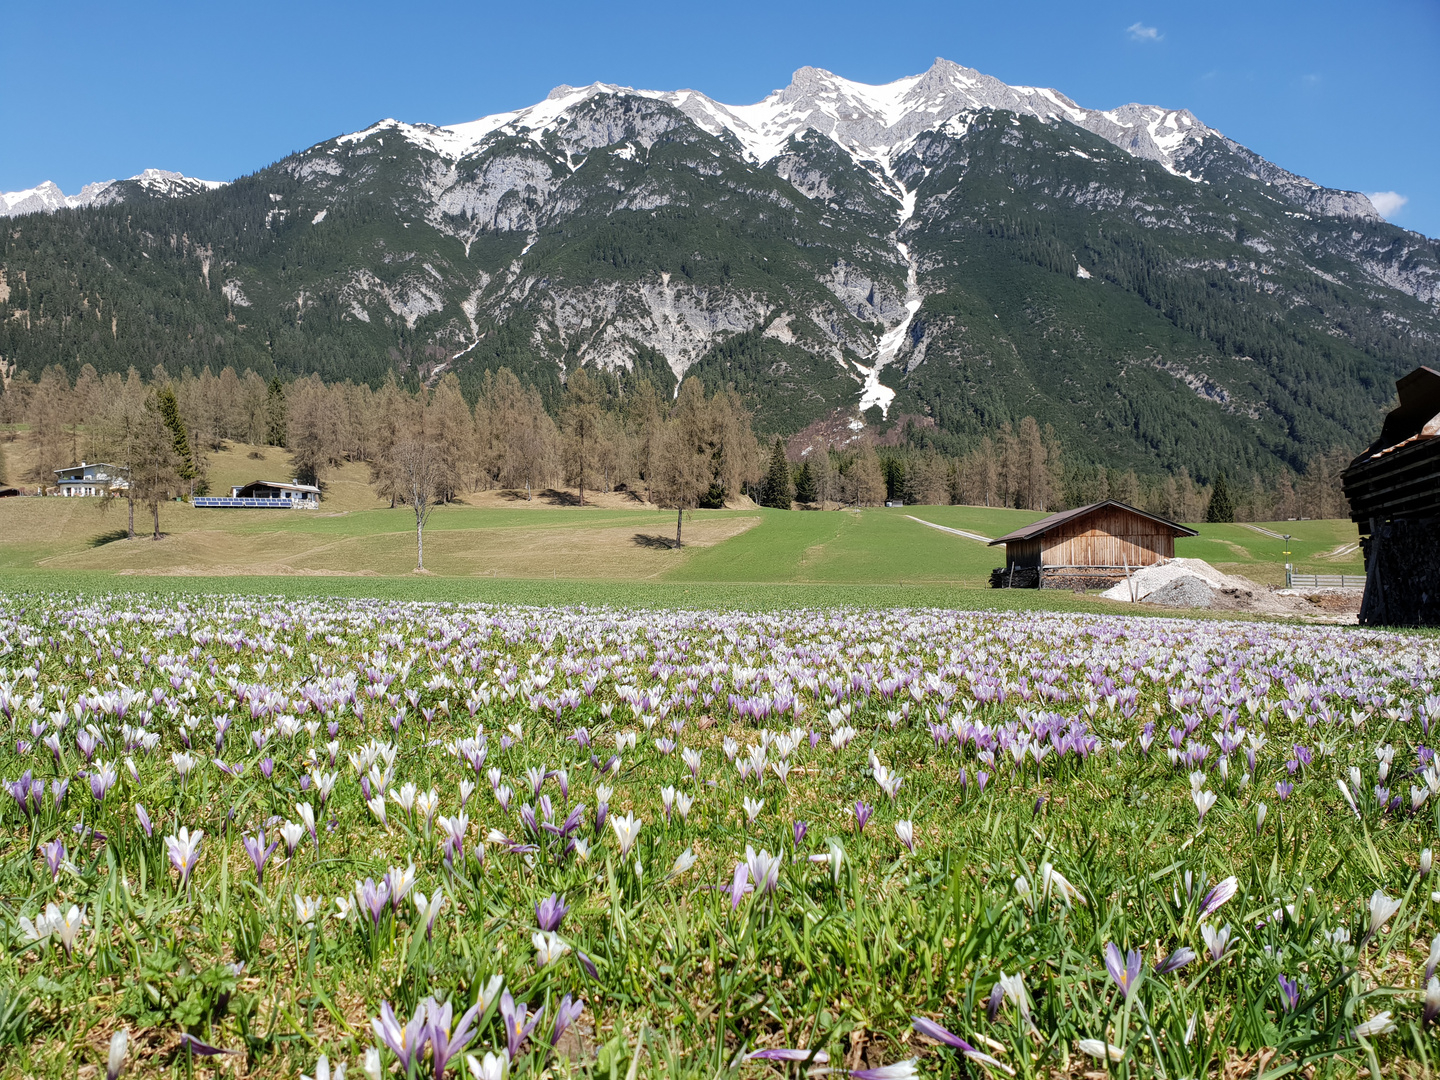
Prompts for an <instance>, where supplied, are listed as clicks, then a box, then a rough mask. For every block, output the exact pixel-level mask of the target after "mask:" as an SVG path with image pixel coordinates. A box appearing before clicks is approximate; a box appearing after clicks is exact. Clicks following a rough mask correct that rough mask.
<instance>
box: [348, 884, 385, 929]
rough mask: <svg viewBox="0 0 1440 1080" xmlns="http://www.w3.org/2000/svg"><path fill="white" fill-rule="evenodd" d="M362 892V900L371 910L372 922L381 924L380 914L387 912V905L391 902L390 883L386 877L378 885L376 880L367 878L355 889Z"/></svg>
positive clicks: (374, 924)
mask: <svg viewBox="0 0 1440 1080" xmlns="http://www.w3.org/2000/svg"><path fill="white" fill-rule="evenodd" d="M355 891H356V892H358V893H359V894H360V902H361V903H362V904H364V905H365V907H366V908H368V909H369V911H370V922H371V924H372V925H373V926H376V927H378V926H379V925H380V916H381V915H383V914H384V912H385V905H386V904H388V903H389V902H390V885H389V883H388V882H387V881H386V880H385V879H384V878H381V879H380V884H379V885H376V884H375V882H374V880H373V879H371V878H366V879H365V880H364V881H363V882H361V883H360V884H359V886H358V887H357V888H356V890H355Z"/></svg>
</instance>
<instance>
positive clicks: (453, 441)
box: [425, 372, 476, 503]
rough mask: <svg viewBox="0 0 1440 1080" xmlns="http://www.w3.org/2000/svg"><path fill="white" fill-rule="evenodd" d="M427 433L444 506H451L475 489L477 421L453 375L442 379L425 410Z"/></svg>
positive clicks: (438, 491)
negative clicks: (433, 454)
mask: <svg viewBox="0 0 1440 1080" xmlns="http://www.w3.org/2000/svg"><path fill="white" fill-rule="evenodd" d="M425 432H426V438H427V439H428V440H429V443H430V445H431V447H433V449H434V453H435V457H436V461H437V468H438V469H439V480H438V481H437V486H436V491H437V494H438V496H439V498H440V501H441V502H447V503H448V502H451V501H453V500H454V499H455V498H456V497H457V496H458V495H460V494H461V493H462V492H465V491H470V490H471V489H472V488H473V487H474V483H473V478H474V463H475V457H476V447H475V418H474V416H472V415H471V413H470V406H468V405H467V404H465V397H464V395H463V394H462V393H461V392H460V380H459V379H458V378H456V376H455V373H454V372H449V373H448V374H446V375H445V377H444V378H442V379H441V380H440V382H439V384H438V385H437V386H436V387H435V389H434V391H432V392H431V394H430V400H429V402H427V403H426V406H425Z"/></svg>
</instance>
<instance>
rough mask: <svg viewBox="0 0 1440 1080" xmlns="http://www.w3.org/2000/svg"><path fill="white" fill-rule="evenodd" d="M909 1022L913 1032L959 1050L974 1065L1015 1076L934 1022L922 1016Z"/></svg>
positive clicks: (1006, 1066)
mask: <svg viewBox="0 0 1440 1080" xmlns="http://www.w3.org/2000/svg"><path fill="white" fill-rule="evenodd" d="M910 1021H911V1023H913V1024H914V1025H915V1030H916V1031H918V1032H919V1033H920V1034H921V1035H924V1036H925V1037H926V1038H930V1039H934V1040H935V1041H936V1042H938V1043H943V1044H944V1045H945V1046H948V1047H950V1048H951V1049H952V1050H959V1051H960V1053H961V1055H962V1056H963V1057H967V1058H969V1059H970V1060H971V1061H973V1062H975V1063H976V1064H979V1065H983V1066H985V1067H986V1068H987V1069H999V1070H1000V1071H1001V1072H1003V1073H1006V1074H1008V1075H1010V1076H1014V1075H1015V1070H1014V1069H1012V1068H1010V1066H1008V1065H1004V1064H1002V1063H1001V1062H999V1061H997V1060H995V1059H994V1058H993V1057H991V1056H990V1055H989V1054H986V1053H983V1052H982V1051H980V1050H977V1049H975V1047H973V1046H971V1045H970V1044H969V1043H968V1042H966V1041H965V1040H964V1039H962V1038H961V1037H960V1036H959V1035H956V1034H953V1033H952V1032H950V1031H947V1030H946V1029H945V1028H943V1027H941V1026H940V1025H939V1024H937V1023H936V1022H935V1021H934V1020H929V1019H927V1018H926V1017H923V1016H912V1017H911V1018H910Z"/></svg>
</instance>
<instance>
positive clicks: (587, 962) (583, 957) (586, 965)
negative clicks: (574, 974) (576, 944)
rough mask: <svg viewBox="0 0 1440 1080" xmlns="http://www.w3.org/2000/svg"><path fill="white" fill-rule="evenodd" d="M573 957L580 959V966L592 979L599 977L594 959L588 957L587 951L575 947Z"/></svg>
mask: <svg viewBox="0 0 1440 1080" xmlns="http://www.w3.org/2000/svg"><path fill="white" fill-rule="evenodd" d="M575 959H576V960H579V961H580V967H581V968H583V969H584V971H585V974H586V975H589V976H590V978H592V979H597V980H598V979H599V978H600V970H599V969H598V968H597V967H596V966H595V961H594V960H592V959H590V954H589V953H586V952H582V951H581V950H580V949H576V950H575Z"/></svg>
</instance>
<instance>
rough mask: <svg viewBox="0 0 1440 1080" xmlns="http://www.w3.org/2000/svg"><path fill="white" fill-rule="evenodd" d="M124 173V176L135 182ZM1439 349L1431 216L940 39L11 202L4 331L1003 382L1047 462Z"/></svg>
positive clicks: (1380, 380) (87, 358) (966, 401)
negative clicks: (973, 58)
mask: <svg viewBox="0 0 1440 1080" xmlns="http://www.w3.org/2000/svg"><path fill="white" fill-rule="evenodd" d="M137 187H138V185H137ZM1437 357H1440V246H1437V244H1436V242H1435V241H1432V240H1429V239H1426V238H1424V237H1421V236H1418V235H1417V234H1414V233H1409V232H1406V231H1405V230H1402V229H1399V228H1396V227H1394V226H1391V225H1389V224H1387V223H1386V222H1384V221H1383V220H1381V219H1380V218H1379V216H1378V215H1377V214H1375V212H1374V210H1373V208H1371V207H1370V205H1369V202H1368V200H1366V199H1365V197H1364V196H1363V195H1358V194H1355V193H1347V192H1337V191H1329V190H1327V189H1323V188H1319V187H1317V186H1316V185H1314V184H1311V183H1310V182H1308V181H1306V180H1304V179H1303V178H1300V177H1297V176H1294V175H1292V174H1290V173H1288V172H1286V171H1284V170H1283V169H1281V168H1279V167H1278V166H1276V165H1273V164H1271V163H1269V162H1266V161H1264V160H1263V159H1261V158H1259V157H1258V156H1257V155H1255V154H1253V153H1252V152H1250V151H1249V150H1247V149H1246V148H1244V147H1242V146H1239V145H1237V144H1236V143H1234V142H1233V141H1231V140H1229V139H1227V138H1225V137H1224V136H1223V135H1222V134H1220V133H1219V132H1216V131H1214V130H1213V129H1210V128H1208V127H1206V126H1205V125H1204V124H1203V123H1201V122H1200V121H1199V120H1198V119H1197V118H1195V117H1193V116H1191V115H1190V114H1189V113H1186V112H1183V111H1178V112H1177V111H1173V110H1165V109H1159V108H1155V107H1150V106H1140V105H1131V106H1125V107H1123V108H1121V109H1115V110H1107V111H1104V112H1099V111H1094V110H1088V109H1084V108H1082V107H1080V106H1078V105H1076V104H1075V103H1074V102H1071V101H1070V100H1069V99H1068V98H1065V97H1064V96H1063V95H1061V94H1058V93H1057V92H1055V91H1050V90H1037V89H1035V88H1025V87H1007V86H1005V85H1004V84H1002V83H999V82H997V81H996V80H993V79H989V78H988V77H986V76H983V75H981V74H980V73H978V72H973V71H970V70H969V69H966V68H962V67H959V66H958V65H955V64H951V63H949V62H947V61H937V62H936V64H935V66H934V67H932V68H931V69H930V70H929V71H928V72H926V73H925V74H924V75H921V76H916V77H913V78H911V79H906V80H900V81H899V82H897V83H893V84H890V85H889V86H886V87H866V86H863V85H862V84H857V83H852V82H849V81H847V80H844V79H840V78H838V77H837V76H834V75H831V74H830V73H828V72H823V71H818V70H816V69H810V68H806V69H802V70H801V71H800V72H797V73H796V76H795V79H794V81H792V83H791V84H790V86H788V87H787V88H785V89H784V90H782V91H777V92H776V93H775V94H773V95H771V96H770V97H769V98H766V99H765V101H763V102H760V103H757V104H756V105H751V106H743V107H733V106H725V105H722V104H720V103H718V102H714V101H712V100H710V99H708V98H705V97H704V96H703V95H700V94H697V93H695V92H693V91H679V92H674V93H655V92H649V91H633V90H629V89H626V88H620V87H610V86H604V85H596V86H591V87H586V88H583V89H578V90H577V89H573V88H570V87H561V88H558V89H557V90H556V91H555V92H554V93H552V95H551V96H550V98H549V99H547V101H546V102H542V103H540V104H539V105H536V106H533V107H532V108H530V109H526V110H521V111H519V112H516V113H507V114H502V115H500V116H497V117H490V118H486V119H484V120H480V121H476V122H475V123H474V124H469V125H460V126H457V127H454V128H434V127H430V126H426V125H409V124H402V123H399V122H396V121H382V122H380V123H378V124H376V125H374V126H372V127H371V128H368V129H366V130H365V131H361V132H357V133H354V134H351V135H345V136H341V137H339V138H336V139H332V140H329V141H327V142H325V143H321V144H319V145H317V146H315V147H311V148H310V149H308V150H305V151H303V152H301V153H298V154H295V155H293V156H291V157H289V158H286V159H285V160H283V161H280V162H277V163H275V164H274V165H271V166H269V167H267V168H264V169H262V170H260V171H259V172H257V173H255V174H253V175H251V176H248V177H242V178H240V179H239V180H236V181H235V182H233V183H231V184H228V185H226V186H223V187H218V188H213V189H209V190H203V191H200V192H198V193H196V194H191V195H186V196H183V197H175V198H160V197H156V195H155V193H154V192H151V191H146V193H145V194H144V195H143V197H142V196H141V194H139V193H138V192H137V193H136V194H134V196H133V197H128V196H127V197H125V198H123V199H122V200H121V201H118V202H112V203H111V204H109V205H91V206H87V207H81V208H74V209H60V210H57V211H56V212H54V213H37V214H30V215H26V216H22V217H16V218H12V219H10V221H9V222H8V223H7V228H6V230H5V231H4V233H3V239H0V367H3V368H4V370H5V371H7V372H10V373H13V372H26V373H29V374H31V375H36V374H38V373H39V371H40V370H41V369H43V368H44V367H45V366H47V365H50V364H62V365H64V366H66V367H67V368H70V369H71V370H72V371H73V370H76V369H78V367H79V366H80V365H81V364H84V363H90V364H93V365H94V366H95V367H96V368H97V369H98V370H100V371H101V372H104V371H109V370H124V369H125V368H127V367H130V366H134V367H136V368H138V369H140V370H142V371H149V370H150V369H151V368H152V367H153V366H154V365H156V364H157V363H158V364H163V365H164V366H165V367H167V368H168V369H170V370H171V371H172V372H178V371H180V370H182V369H184V368H187V367H188V368H190V369H192V370H199V369H200V368H203V367H206V366H208V367H210V368H212V369H214V370H217V371H218V370H219V369H220V368H222V367H224V366H227V365H229V366H233V367H235V368H237V369H244V368H253V369H255V370H257V371H260V372H261V373H262V374H265V375H267V376H268V375H270V374H274V373H278V374H280V375H282V376H293V375H300V374H305V373H309V372H318V373H319V374H321V375H322V376H323V377H325V378H326V379H331V380H339V379H347V378H348V379H354V380H361V381H367V382H371V383H378V382H379V381H380V380H382V379H383V378H385V377H386V376H387V375H388V374H390V373H392V372H393V373H396V374H398V375H399V376H400V377H401V378H402V379H405V380H408V381H410V382H412V383H415V382H419V381H428V380H431V379H433V378H435V377H437V376H438V374H439V373H441V372H444V371H451V370H453V371H454V372H456V373H457V374H458V375H459V377H460V379H461V383H462V385H463V386H465V387H466V388H467V389H468V390H470V391H471V392H473V390H474V388H475V387H476V386H477V385H478V381H479V379H480V378H481V376H482V375H483V373H484V372H485V371H487V370H493V369H495V368H498V367H500V366H508V367H510V368H511V369H512V370H515V371H516V372H517V373H518V374H520V375H521V377H522V378H524V379H526V380H528V381H531V382H533V383H535V384H536V385H537V386H538V387H540V389H541V390H542V393H544V394H545V395H546V396H547V399H548V400H549V401H551V402H552V403H553V402H554V401H555V399H556V396H557V393H558V389H559V386H560V383H561V380H562V379H563V377H564V373H565V372H566V371H567V370H570V369H572V368H573V367H574V366H575V365H577V364H582V363H584V364H594V365H597V366H600V367H604V368H616V367H620V368H625V369H629V370H631V371H634V372H635V373H637V374H640V375H644V376H645V377H647V378H650V379H651V380H652V381H654V382H657V383H658V384H660V385H661V386H662V387H666V388H668V387H672V386H673V385H674V382H675V380H676V379H677V378H678V377H679V376H681V375H684V374H686V373H694V374H697V375H699V376H701V377H702V378H703V379H704V380H705V381H706V382H707V383H709V384H711V385H721V384H727V383H728V384H733V385H735V386H736V387H737V388H739V389H740V390H742V391H743V392H745V393H746V394H747V395H749V396H750V401H751V404H752V405H753V406H754V408H755V409H756V414H757V417H756V420H757V423H756V426H757V428H758V429H759V430H761V431H764V432H785V433H789V432H794V431H797V430H799V429H801V428H802V427H804V426H805V425H807V424H809V423H811V422H812V421H815V420H817V419H820V418H822V417H825V416H827V415H829V414H831V413H832V412H835V411H836V410H840V411H841V412H842V413H843V412H846V411H851V410H854V411H860V410H864V417H865V419H866V421H867V422H868V423H869V424H871V425H872V426H875V425H879V426H883V425H884V424H885V423H887V422H889V421H893V420H895V419H896V418H900V417H908V418H911V420H912V422H917V423H919V424H920V425H921V426H924V425H928V424H933V425H934V428H933V431H931V432H930V437H931V438H932V439H933V440H934V441H936V442H937V443H939V444H940V445H941V446H942V447H950V448H958V447H961V446H964V445H968V444H970V443H972V442H973V441H974V440H975V439H976V438H977V437H978V436H979V434H981V433H982V432H986V431H993V430H995V429H996V428H998V427H999V426H1000V425H1001V424H1002V423H1004V422H1007V421H1009V422H1014V421H1017V420H1018V419H1019V418H1020V417H1022V416H1025V415H1033V416H1035V417H1036V418H1037V419H1038V420H1039V421H1041V423H1049V424H1052V425H1053V426H1054V427H1055V429H1056V431H1057V433H1058V435H1059V437H1060V439H1061V441H1062V442H1063V443H1064V445H1065V447H1066V451H1067V453H1068V454H1070V455H1072V456H1073V457H1075V458H1077V459H1079V460H1088V461H1094V462H1103V463H1106V464H1110V465H1112V466H1118V467H1136V468H1139V469H1142V470H1160V469H1178V468H1179V467H1180V466H1182V465H1183V466H1186V467H1188V468H1190V469H1191V470H1192V471H1193V472H1195V473H1196V474H1198V475H1200V476H1202V477H1208V476H1210V475H1212V474H1213V473H1214V471H1215V470H1217V469H1219V468H1222V467H1224V468H1228V469H1231V470H1234V471H1236V472H1242V471H1260V472H1267V471H1270V470H1273V469H1274V468H1276V467H1277V466H1278V465H1280V464H1282V463H1284V464H1289V465H1290V466H1292V467H1294V466H1298V465H1300V464H1301V463H1302V462H1304V461H1306V460H1307V459H1309V458H1310V457H1311V456H1313V455H1314V454H1315V453H1318V452H1323V451H1328V450H1330V449H1332V448H1334V447H1337V446H1339V447H1355V446H1358V445H1361V444H1363V443H1365V442H1367V441H1368V440H1369V439H1370V438H1371V437H1372V435H1373V433H1374V430H1375V428H1376V425H1377V424H1378V420H1379V417H1380V415H1381V413H1382V411H1383V407H1384V405H1385V403H1386V402H1387V401H1388V400H1389V399H1390V397H1391V395H1392V393H1393V383H1394V379H1395V377H1396V376H1397V375H1399V374H1401V373H1403V372H1405V371H1407V370H1409V369H1410V368H1412V367H1414V366H1415V365H1416V364H1417V363H1426V362H1429V363H1434V362H1436V360H1437Z"/></svg>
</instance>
